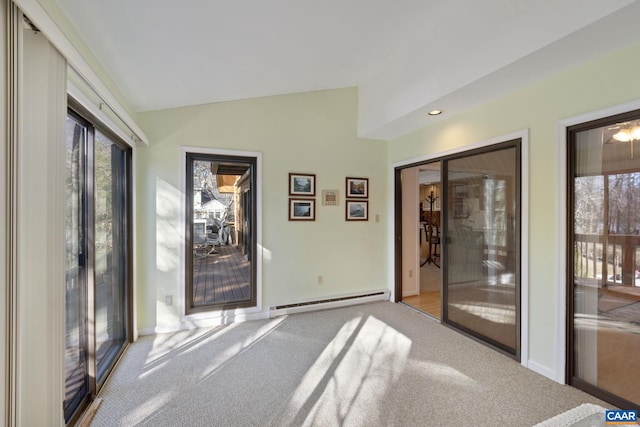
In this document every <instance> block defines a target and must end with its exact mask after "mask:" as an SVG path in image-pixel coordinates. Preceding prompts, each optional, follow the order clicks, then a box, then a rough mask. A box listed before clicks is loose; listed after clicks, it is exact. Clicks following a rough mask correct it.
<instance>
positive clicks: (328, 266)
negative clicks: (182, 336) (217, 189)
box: [135, 89, 388, 331]
mask: <svg viewBox="0 0 640 427" xmlns="http://www.w3.org/2000/svg"><path fill="white" fill-rule="evenodd" d="M138 119H139V120H138V122H139V124H140V126H141V127H142V128H143V130H144V131H145V133H146V134H147V135H148V136H149V139H150V141H151V142H150V144H149V147H146V148H139V149H138V150H137V153H136V154H137V158H136V180H137V182H136V190H135V191H136V195H137V199H136V203H137V218H136V221H137V227H138V229H137V235H136V238H137V248H138V249H137V266H138V275H137V289H138V291H137V292H138V294H137V297H138V299H137V301H138V306H137V309H138V313H139V315H138V322H139V324H138V327H139V329H141V330H143V331H144V330H148V329H149V328H153V327H155V326H157V327H160V328H171V327H176V326H179V321H178V318H177V314H176V311H175V310H176V307H167V306H166V305H164V296H165V295H167V294H172V295H174V296H175V295H180V294H181V293H182V292H183V291H182V288H181V286H180V284H181V283H182V278H181V273H180V271H179V266H180V263H181V259H180V255H179V248H180V245H181V239H180V237H179V233H180V232H181V230H180V226H179V222H178V218H179V211H180V198H181V196H182V194H181V191H180V188H181V179H182V177H181V173H182V172H181V147H182V146H192V147H206V148H217V149H226V150H244V151H258V152H262V155H263V171H262V182H263V187H262V188H263V203H262V209H263V219H262V227H263V246H264V253H263V256H264V261H263V275H262V277H263V308H266V307H268V306H271V305H278V304H286V303H291V302H299V301H307V300H312V299H317V298H324V297H329V296H335V295H342V294H349V293H356V292H364V291H369V290H379V289H383V288H384V289H386V288H387V287H388V283H387V264H388V263H387V259H386V258H387V242H386V229H387V221H388V218H386V217H385V214H386V212H387V209H386V203H387V167H386V165H387V145H386V143H385V142H381V141H375V140H366V139H361V138H358V137H357V136H356V127H357V92H356V89H339V90H328V91H318V92H309V93H299V94H293V95H283V96H273V97H265V98H257V99H250V100H243V101H235V102H225V103H218V104H208V105H201V106H193V107H186V108H178V109H170V110H162V111H155V112H148V113H140V114H139V115H138ZM289 172H302V173H315V174H316V184H317V193H318V194H320V193H321V191H322V190H323V189H337V190H339V192H340V193H339V194H340V203H339V206H337V207H330V206H322V204H321V201H320V197H319V196H318V197H316V216H317V219H316V221H315V222H289V221H288V216H287V214H288V211H287V209H288V197H289V196H288V186H287V184H288V174H289ZM347 176H355V177H368V178H369V186H370V194H369V216H370V220H369V221H368V222H348V223H347V222H345V219H344V217H345V203H344V194H345V193H344V190H345V177H347ZM376 215H379V216H380V222H376V221H375V219H376ZM318 275H322V276H324V284H322V285H318V284H317V283H316V277H317V276H318Z"/></svg>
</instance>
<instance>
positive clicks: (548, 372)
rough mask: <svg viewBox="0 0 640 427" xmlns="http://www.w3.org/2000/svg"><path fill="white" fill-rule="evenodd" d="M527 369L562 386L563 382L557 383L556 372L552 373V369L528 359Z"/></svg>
mask: <svg viewBox="0 0 640 427" xmlns="http://www.w3.org/2000/svg"><path fill="white" fill-rule="evenodd" d="M527 367H528V368H529V369H531V370H532V371H533V372H536V373H538V374H540V375H543V376H545V377H547V378H549V379H550V380H553V381H555V382H557V383H560V384H564V381H559V380H558V375H557V373H556V371H554V370H553V369H550V368H548V367H546V366H544V365H541V364H540V363H537V362H534V361H533V360H531V359H529V360H528V361H527Z"/></svg>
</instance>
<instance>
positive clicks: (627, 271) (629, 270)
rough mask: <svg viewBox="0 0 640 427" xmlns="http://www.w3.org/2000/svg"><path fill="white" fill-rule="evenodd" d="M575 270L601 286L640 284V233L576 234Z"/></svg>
mask: <svg viewBox="0 0 640 427" xmlns="http://www.w3.org/2000/svg"><path fill="white" fill-rule="evenodd" d="M574 239H575V244H574V274H575V276H576V277H580V278H584V279H594V280H596V281H597V283H598V286H601V287H602V286H609V285H622V286H640V277H639V276H640V273H639V271H640V236H638V235H622V234H609V235H605V234H577V233H576V234H575V235H574Z"/></svg>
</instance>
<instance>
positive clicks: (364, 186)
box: [346, 177, 369, 199]
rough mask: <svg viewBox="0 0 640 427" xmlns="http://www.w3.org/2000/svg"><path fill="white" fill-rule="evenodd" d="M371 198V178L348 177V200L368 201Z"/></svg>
mask: <svg viewBox="0 0 640 427" xmlns="http://www.w3.org/2000/svg"><path fill="white" fill-rule="evenodd" d="M368 197H369V178H350V177H347V195H346V198H360V199H366V198H368Z"/></svg>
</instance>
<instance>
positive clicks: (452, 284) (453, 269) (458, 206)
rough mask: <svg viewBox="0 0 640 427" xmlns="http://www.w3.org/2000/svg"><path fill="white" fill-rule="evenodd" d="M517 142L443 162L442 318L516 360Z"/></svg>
mask: <svg viewBox="0 0 640 427" xmlns="http://www.w3.org/2000/svg"><path fill="white" fill-rule="evenodd" d="M519 165H520V140H516V141H510V142H506V143H503V144H499V145H493V146H490V147H486V148H483V149H481V150H474V151H472V152H466V153H462V154H460V155H456V156H452V157H450V158H447V159H444V160H443V182H444V186H443V187H444V188H443V190H444V191H443V196H444V201H443V203H444V206H446V208H443V213H444V215H443V228H444V233H443V235H444V243H445V245H444V249H443V263H442V267H443V317H442V320H443V322H444V323H447V324H449V325H451V326H453V327H455V328H457V329H459V330H461V331H462V332H464V333H467V334H470V335H472V336H474V337H476V338H479V339H481V340H483V341H485V342H487V343H489V344H491V345H493V346H494V347H496V348H498V349H500V350H502V351H504V352H505V353H507V354H509V355H511V356H512V357H514V358H516V359H518V360H519V358H520V167H519Z"/></svg>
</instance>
